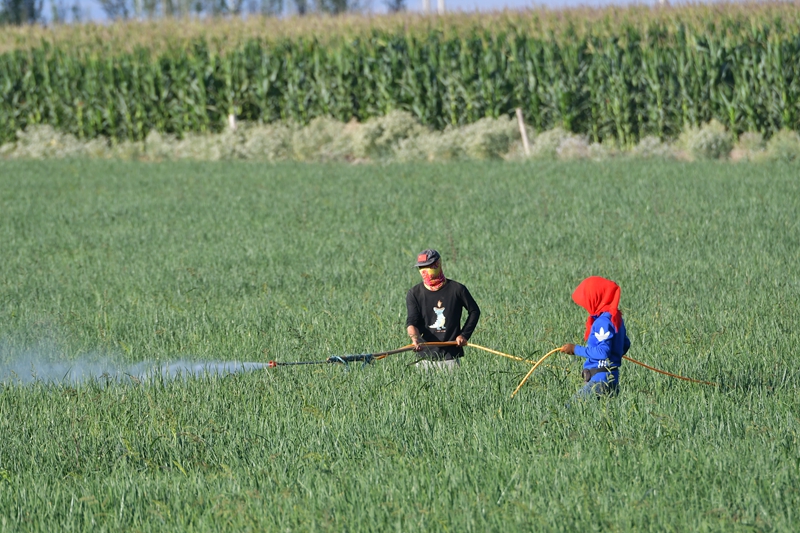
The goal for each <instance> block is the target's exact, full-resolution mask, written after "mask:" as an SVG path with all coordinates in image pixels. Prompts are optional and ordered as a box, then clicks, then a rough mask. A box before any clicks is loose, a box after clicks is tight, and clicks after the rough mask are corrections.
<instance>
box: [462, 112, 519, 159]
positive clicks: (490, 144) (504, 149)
mask: <svg viewBox="0 0 800 533" xmlns="http://www.w3.org/2000/svg"><path fill="white" fill-rule="evenodd" d="M519 138H520V134H519V129H518V128H517V123H516V121H515V120H513V119H511V118H509V117H501V118H482V119H480V120H479V121H477V122H475V123H474V124H469V125H468V126H465V127H464V128H462V130H461V142H462V149H463V152H464V154H466V156H467V157H469V158H470V159H499V158H501V157H502V156H503V155H504V154H506V153H508V150H509V147H510V145H511V143H512V142H513V141H514V140H515V139H519Z"/></svg>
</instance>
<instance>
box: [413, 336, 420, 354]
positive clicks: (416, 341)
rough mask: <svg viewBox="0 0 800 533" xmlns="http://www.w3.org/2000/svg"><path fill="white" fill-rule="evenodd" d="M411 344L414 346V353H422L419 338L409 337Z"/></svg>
mask: <svg viewBox="0 0 800 533" xmlns="http://www.w3.org/2000/svg"><path fill="white" fill-rule="evenodd" d="M411 344H413V345H414V351H415V352H421V351H422V343H421V342H420V341H419V336H417V337H411Z"/></svg>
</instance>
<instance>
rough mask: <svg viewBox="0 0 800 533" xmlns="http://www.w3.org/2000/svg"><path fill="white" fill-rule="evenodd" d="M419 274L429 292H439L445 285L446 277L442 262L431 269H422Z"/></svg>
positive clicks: (438, 262) (437, 262) (433, 265)
mask: <svg viewBox="0 0 800 533" xmlns="http://www.w3.org/2000/svg"><path fill="white" fill-rule="evenodd" d="M419 273H420V275H421V276H422V283H424V284H425V287H426V288H427V289H428V290H431V291H438V290H439V289H441V288H442V285H444V282H445V277H444V272H443V271H442V262H441V260H439V261H436V262H435V263H434V264H432V265H431V266H429V267H422V268H420V269H419Z"/></svg>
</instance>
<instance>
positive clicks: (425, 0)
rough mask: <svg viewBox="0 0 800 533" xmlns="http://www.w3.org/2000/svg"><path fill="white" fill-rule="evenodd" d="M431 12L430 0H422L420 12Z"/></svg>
mask: <svg viewBox="0 0 800 533" xmlns="http://www.w3.org/2000/svg"><path fill="white" fill-rule="evenodd" d="M430 12H431V0H422V13H423V14H425V15H427V14H429V13H430Z"/></svg>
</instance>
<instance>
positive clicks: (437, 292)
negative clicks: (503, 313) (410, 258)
mask: <svg viewBox="0 0 800 533" xmlns="http://www.w3.org/2000/svg"><path fill="white" fill-rule="evenodd" d="M415 266H416V267H417V268H419V272H420V275H421V276H422V283H419V284H417V285H415V286H413V287H412V288H411V289H410V290H409V291H408V294H407V295H406V307H407V309H408V315H407V318H406V330H407V331H408V335H409V336H410V337H411V342H412V343H414V347H415V350H416V351H423V354H424V356H425V359H426V360H427V361H422V363H423V364H426V366H431V365H433V366H440V367H446V368H452V367H454V366H457V365H458V364H459V361H458V360H459V358H460V357H462V356H463V355H464V346H465V345H466V344H467V341H468V340H469V338H470V336H471V335H472V332H473V331H475V326H477V325H478V319H479V318H480V316H481V310H480V309H479V308H478V304H477V303H476V302H475V300H474V299H473V298H472V295H471V294H470V293H469V290H468V289H467V288H466V287H465V286H464V285H462V284H460V283H459V282H457V281H453V280H451V279H447V278H445V277H444V272H443V271H442V259H441V256H440V255H439V252H437V251H436V250H425V251H423V252H421V253H420V254H419V255H418V256H417V263H416V265H415ZM463 309H466V310H467V320H466V322H465V323H464V326H463V327H462V326H461V311H462V310H463ZM446 341H455V342H456V343H457V346H430V347H423V346H421V343H425V342H446ZM428 361H430V362H431V363H429V362H428Z"/></svg>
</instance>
